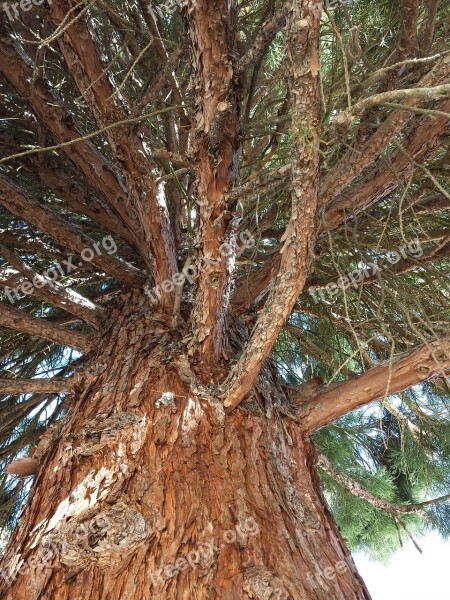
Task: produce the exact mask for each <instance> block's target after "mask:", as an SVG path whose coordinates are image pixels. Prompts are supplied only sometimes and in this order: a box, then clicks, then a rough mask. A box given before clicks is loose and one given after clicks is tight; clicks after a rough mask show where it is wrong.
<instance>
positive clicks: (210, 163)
mask: <svg viewBox="0 0 450 600" xmlns="http://www.w3.org/2000/svg"><path fill="white" fill-rule="evenodd" d="M236 10H237V8H236V4H235V2H234V0H232V1H231V2H230V1H229V0H196V1H195V2H194V1H192V2H191V1H189V2H188V3H187V7H186V20H187V25H188V32H189V37H190V42H191V47H192V59H193V68H194V73H193V82H192V84H193V87H194V90H195V102H196V123H195V129H194V131H193V136H192V139H193V141H194V143H193V153H194V156H195V162H196V166H197V182H196V188H197V189H196V195H197V203H198V212H199V232H198V244H199V250H200V251H199V255H200V256H199V261H200V262H201V264H200V269H199V276H198V282H197V283H198V291H197V298H196V307H195V311H194V313H193V317H192V323H193V331H194V335H195V345H196V350H197V351H198V352H199V354H200V355H201V357H202V360H203V361H204V362H205V366H207V365H208V363H211V361H214V360H216V359H217V357H218V356H220V354H221V352H222V350H223V347H224V327H225V315H226V311H227V302H226V299H227V293H228V286H229V282H230V277H229V276H230V268H231V258H232V254H233V253H232V252H229V251H228V249H229V248H231V244H230V242H231V240H230V232H229V225H230V221H231V212H230V209H231V206H228V203H227V200H228V198H227V194H228V192H229V190H230V188H231V187H232V185H233V182H234V180H235V179H236V176H237V174H238V162H237V161H238V153H237V150H238V140H237V118H238V109H237V101H238V92H237V81H236V74H235V72H234V69H235V65H234V62H235V61H234V55H235V43H236V39H235V38H236V15H237V13H236ZM225 243H227V244H226V246H224V244H225ZM223 249H225V250H226V251H225V252H224V251H223Z"/></svg>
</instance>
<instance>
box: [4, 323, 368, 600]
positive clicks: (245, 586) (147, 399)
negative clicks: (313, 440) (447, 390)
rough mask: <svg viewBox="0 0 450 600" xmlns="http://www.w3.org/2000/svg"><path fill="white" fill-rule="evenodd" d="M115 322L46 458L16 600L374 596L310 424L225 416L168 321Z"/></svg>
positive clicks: (46, 442)
mask: <svg viewBox="0 0 450 600" xmlns="http://www.w3.org/2000/svg"><path fill="white" fill-rule="evenodd" d="M113 317H114V322H115V323H116V325H115V326H113V327H111V328H110V329H107V332H106V333H105V337H104V340H103V343H102V344H101V345H99V347H100V348H101V349H102V350H101V352H99V355H98V357H97V359H96V360H95V361H93V363H92V364H93V368H92V370H91V372H90V373H86V375H85V378H84V380H83V381H82V382H81V384H80V389H79V391H78V393H77V394H76V396H75V397H74V398H73V399H72V408H71V410H70V412H69V414H68V416H67V417H66V418H65V420H64V421H63V423H62V424H61V425H60V426H59V427H57V428H56V429H54V430H53V432H51V433H48V434H46V436H45V439H43V440H42V441H41V443H40V445H39V447H38V450H37V457H38V459H40V470H39V474H38V476H37V478H36V481H35V483H34V486H33V490H32V493H31V497H30V500H29V502H28V504H27V507H26V509H25V511H24V514H23V515H22V517H21V520H20V525H19V527H18V528H17V530H16V532H15V534H14V536H13V539H12V541H11V543H10V545H9V547H8V550H7V552H6V554H5V557H4V560H3V563H2V571H1V575H2V580H1V581H0V584H1V586H2V589H3V595H2V598H5V599H7V600H12V599H13V598H14V600H16V599H17V598H27V600H28V599H30V600H43V599H52V600H53V599H57V600H59V599H61V600H62V599H64V600H69V599H85V598H86V599H87V598H89V599H90V600H106V599H108V600H116V599H117V600H119V599H120V600H124V599H126V600H143V599H150V598H153V599H156V600H159V599H160V600H163V599H164V600H172V599H173V600H175V599H177V600H181V599H186V600H187V599H189V600H191V599H193V598H195V599H196V600H203V599H205V600H206V599H221V600H237V599H241V598H242V599H248V598H256V599H259V600H268V599H270V600H271V599H275V598H283V599H288V598H291V599H293V600H297V599H317V600H322V599H323V600H329V599H330V598H333V600H334V599H336V600H338V599H342V600H352V599H354V600H364V599H365V600H367V599H369V598H370V596H369V594H368V592H367V590H366V588H365V586H364V583H363V582H362V581H361V579H360V578H359V576H358V574H357V573H356V569H355V567H354V563H353V561H352V558H351V556H350V554H349V552H348V550H347V549H346V547H345V544H344V542H343V540H342V538H341V536H340V534H339V531H338V529H337V527H336V525H335V524H334V522H333V519H332V517H331V515H330V513H329V511H328V509H327V508H326V505H325V502H324V499H323V497H322V495H321V492H320V487H319V481H318V477H317V474H316V471H315V468H314V462H315V461H314V449H313V447H312V445H311V444H310V442H309V441H308V440H305V439H302V438H301V437H300V436H299V434H298V432H297V427H296V425H295V423H293V422H292V421H289V420H287V419H283V418H282V417H281V416H280V414H279V413H278V412H277V411H276V410H275V409H274V410H272V411H269V412H267V411H266V412H264V411H261V410H256V409H254V407H253V409H252V410H250V409H251V408H252V407H251V406H250V405H249V406H248V407H247V410H246V409H242V410H239V411H235V412H234V413H233V414H232V415H230V416H226V417H225V416H224V414H223V413H222V412H221V411H220V410H219V409H217V410H216V409H214V402H212V403H211V402H210V403H208V402H207V401H206V400H205V398H204V397H202V394H201V393H200V391H199V388H198V386H197V385H195V384H194V383H193V382H192V377H193V376H192V372H191V371H190V370H189V368H188V367H187V359H186V355H185V354H184V353H183V350H184V348H183V345H182V343H181V341H180V340H179V339H176V338H175V337H174V332H173V331H170V329H168V327H167V326H166V325H165V324H164V323H163V322H162V321H160V322H157V321H156V320H152V321H149V320H148V319H147V320H146V317H145V314H143V315H141V316H140V317H139V318H136V316H134V317H133V318H129V319H128V320H124V319H123V318H122V319H119V315H115V316H114V315H113ZM189 380H191V384H189V383H188V382H189ZM268 381H269V380H268V379H267V380H266V381H265V384H264V386H263V387H264V390H265V392H264V393H265V395H266V400H267V404H266V405H267V406H269V405H273V404H274V403H273V398H271V397H270V396H271V393H272V392H273V396H274V397H275V396H276V395H277V394H278V395H279V390H277V389H276V388H273V389H272V392H271V389H270V385H269V384H268ZM216 408H217V407H216Z"/></svg>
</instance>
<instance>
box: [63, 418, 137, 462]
mask: <svg viewBox="0 0 450 600" xmlns="http://www.w3.org/2000/svg"><path fill="white" fill-rule="evenodd" d="M144 427H145V420H144V418H143V417H140V416H139V415H136V414H134V413H129V412H124V413H117V414H115V415H111V416H110V417H108V416H106V415H105V414H101V415H98V416H97V417H95V418H94V419H91V420H88V421H87V422H86V424H85V425H84V427H83V429H82V430H81V432H80V435H79V437H80V442H81V443H80V446H79V447H78V448H77V449H76V451H75V452H76V454H78V455H79V456H92V455H93V454H95V453H96V452H98V451H99V450H101V449H102V448H104V447H105V446H111V445H114V444H116V443H117V442H119V441H122V442H124V441H126V440H127V439H129V440H132V441H134V443H132V444H131V450H132V454H135V453H136V452H137V450H138V449H139V448H140V447H141V446H142V443H139V440H141V442H143V439H144V436H143V431H144Z"/></svg>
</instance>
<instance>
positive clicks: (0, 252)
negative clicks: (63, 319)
mask: <svg viewBox="0 0 450 600" xmlns="http://www.w3.org/2000/svg"><path fill="white" fill-rule="evenodd" d="M0 256H3V258H5V259H6V260H7V261H8V262H9V263H10V264H11V265H12V266H13V267H15V268H16V269H17V270H18V271H19V272H20V273H22V274H23V275H25V277H26V279H27V280H28V288H30V291H27V293H31V294H32V295H33V296H37V297H38V298H42V299H43V300H45V301H47V302H48V303H49V304H52V305H53V306H58V307H59V308H62V309H63V310H65V311H67V312H69V313H71V314H72V315H75V316H76V317H79V318H80V319H83V320H84V321H86V323H89V324H90V325H93V326H94V327H96V328H98V327H99V324H100V317H101V314H102V312H103V311H104V309H103V308H101V307H100V306H96V305H95V304H94V303H93V302H91V301H90V300H88V299H87V298H84V297H83V296H81V294H78V293H77V292H75V291H74V290H71V289H66V288H64V287H63V286H62V285H60V284H58V283H57V282H54V281H53V280H51V279H49V278H48V277H45V276H44V275H40V274H39V273H37V272H36V271H35V270H34V269H32V268H31V267H30V266H29V265H27V264H26V263H24V262H23V261H22V259H21V258H20V256H19V255H18V254H16V253H15V252H13V251H12V250H9V248H6V247H5V246H3V244H0Z"/></svg>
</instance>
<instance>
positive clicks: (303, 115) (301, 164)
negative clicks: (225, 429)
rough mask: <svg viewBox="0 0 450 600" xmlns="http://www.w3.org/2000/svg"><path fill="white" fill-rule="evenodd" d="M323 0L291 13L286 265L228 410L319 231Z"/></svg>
mask: <svg viewBox="0 0 450 600" xmlns="http://www.w3.org/2000/svg"><path fill="white" fill-rule="evenodd" d="M320 7H321V2H309V1H306V0H296V1H294V2H293V3H292V9H291V14H290V15H289V32H288V44H287V47H288V49H289V50H288V56H289V67H290V83H291V102H292V118H293V137H294V140H295V141H294V145H293V154H292V184H293V186H292V187H293V190H292V214H291V220H290V223H289V225H288V228H287V230H286V232H285V234H284V236H283V238H282V242H284V246H283V248H282V250H281V264H280V269H279V271H278V275H277V277H276V279H275V281H274V283H273V287H272V290H271V292H270V294H269V298H268V300H267V302H266V305H265V306H264V309H263V310H262V311H261V313H260V316H259V318H258V321H257V323H256V325H255V328H254V330H253V332H252V336H251V338H250V341H249V343H248V344H247V347H246V348H245V350H244V352H243V353H242V356H241V357H240V359H239V361H238V363H237V365H236V367H235V368H234V369H233V371H232V373H231V376H230V378H229V379H228V381H227V382H226V385H225V386H224V402H225V406H226V407H227V408H230V409H232V408H236V407H237V406H238V405H239V404H240V402H242V400H243V399H244V397H245V395H246V394H247V392H248V391H249V390H250V388H251V386H252V385H253V382H254V381H255V379H256V377H257V376H258V373H259V371H260V369H261V366H262V363H263V361H264V360H265V359H266V358H267V356H268V355H269V353H270V351H271V349H272V347H273V345H274V343H275V341H276V339H277V337H278V334H279V332H280V331H281V329H282V327H283V325H284V324H285V322H286V320H287V319H288V317H289V315H290V313H291V310H292V308H293V307H294V304H295V302H296V300H297V298H298V296H299V294H300V293H301V291H302V289H303V286H304V285H305V281H306V278H307V276H308V272H309V268H310V263H311V246H312V245H313V240H314V235H315V227H314V221H315V215H316V208H317V199H318V197H317V192H318V190H317V184H316V181H317V177H318V170H319V138H320V135H319V123H320V118H319V117H320V82H319V69H320V65H319V49H318V46H319V29H320V12H321V11H320Z"/></svg>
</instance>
